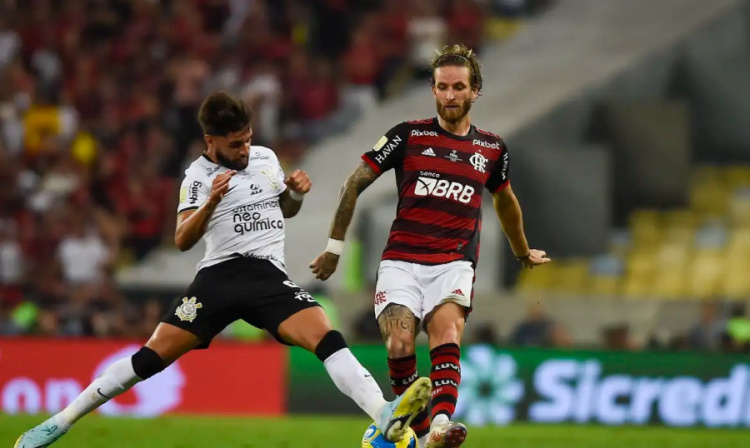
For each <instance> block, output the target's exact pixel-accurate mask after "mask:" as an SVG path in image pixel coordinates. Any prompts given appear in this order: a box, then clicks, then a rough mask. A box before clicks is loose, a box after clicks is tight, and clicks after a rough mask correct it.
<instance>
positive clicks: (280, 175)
mask: <svg viewBox="0 0 750 448" xmlns="http://www.w3.org/2000/svg"><path fill="white" fill-rule="evenodd" d="M274 170H275V172H276V182H277V184H276V185H278V190H279V192H278V194H281V193H283V192H285V191H286V189H287V186H286V183H284V180H285V178H286V175H285V174H284V168H282V167H281V163H279V159H278V158H276V159H275V166H274Z"/></svg>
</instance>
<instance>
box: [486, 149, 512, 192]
mask: <svg viewBox="0 0 750 448" xmlns="http://www.w3.org/2000/svg"><path fill="white" fill-rule="evenodd" d="M500 148H501V150H502V153H501V154H500V160H499V161H498V163H497V164H495V168H494V169H493V170H492V173H490V177H489V179H487V183H486V184H485V186H486V187H487V189H488V190H490V191H491V192H492V193H497V192H498V191H500V190H502V189H503V188H505V187H506V186H508V183H510V177H509V175H510V153H509V152H508V147H507V146H506V145H505V142H502V143H501V144H500Z"/></svg>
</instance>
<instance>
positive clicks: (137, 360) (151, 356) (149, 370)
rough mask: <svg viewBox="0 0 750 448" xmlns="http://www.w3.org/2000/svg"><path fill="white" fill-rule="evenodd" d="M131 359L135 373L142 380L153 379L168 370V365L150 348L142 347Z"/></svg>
mask: <svg viewBox="0 0 750 448" xmlns="http://www.w3.org/2000/svg"><path fill="white" fill-rule="evenodd" d="M131 359H132V361H133V371H134V372H135V374H136V375H137V376H138V378H140V379H142V380H145V379H148V378H151V377H152V376H154V375H156V374H157V373H159V372H161V371H162V370H164V368H166V363H165V362H164V360H163V359H161V356H159V354H158V353H156V352H155V351H153V350H151V349H150V348H148V347H141V349H140V350H138V352H136V354H134V355H133V357H132V358H131Z"/></svg>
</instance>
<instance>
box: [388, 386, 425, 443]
mask: <svg viewBox="0 0 750 448" xmlns="http://www.w3.org/2000/svg"><path fill="white" fill-rule="evenodd" d="M431 394H432V381H430V379H429V378H426V377H425V378H419V379H418V380H417V381H415V382H414V383H413V384H412V385H411V386H409V388H408V389H406V390H405V391H404V393H403V394H401V395H400V396H399V397H397V398H396V399H395V400H393V401H391V402H388V403H386V404H385V406H384V407H383V410H382V411H380V419H379V421H378V422H377V424H378V428H379V429H380V432H381V433H383V435H384V436H385V439H386V440H388V441H389V442H398V441H400V440H401V439H403V438H404V436H405V435H406V434H407V432H408V430H409V425H411V421H412V420H414V417H416V416H417V414H419V412H420V411H422V410H423V409H424V408H426V407H427V403H428V402H429V401H430V395H431Z"/></svg>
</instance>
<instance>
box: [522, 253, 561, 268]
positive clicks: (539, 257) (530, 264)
mask: <svg viewBox="0 0 750 448" xmlns="http://www.w3.org/2000/svg"><path fill="white" fill-rule="evenodd" d="M516 259H517V260H518V262H519V263H521V264H522V265H523V267H524V268H529V269H534V266H539V265H541V264H547V263H549V262H550V261H552V260H551V259H550V258H548V257H547V252H545V251H543V250H539V249H531V250H529V254H528V255H527V256H525V257H516Z"/></svg>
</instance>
